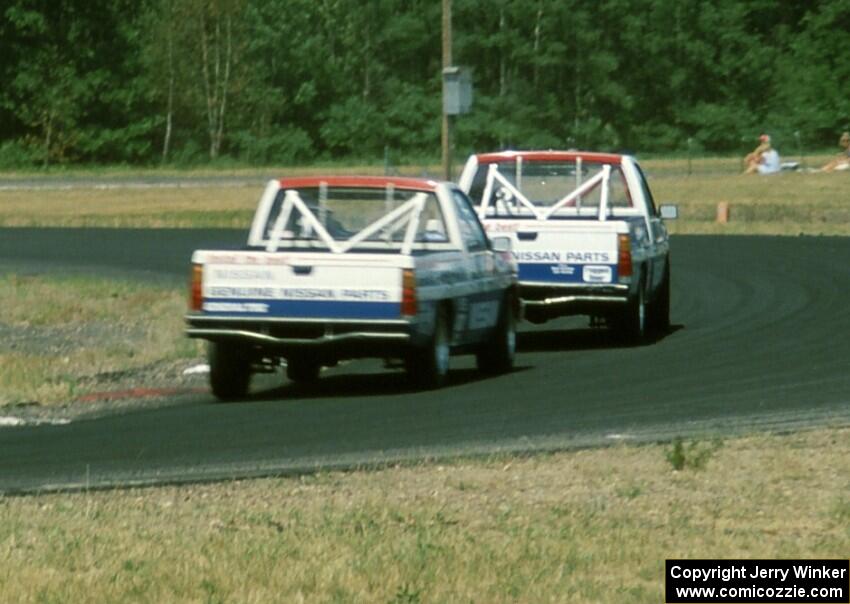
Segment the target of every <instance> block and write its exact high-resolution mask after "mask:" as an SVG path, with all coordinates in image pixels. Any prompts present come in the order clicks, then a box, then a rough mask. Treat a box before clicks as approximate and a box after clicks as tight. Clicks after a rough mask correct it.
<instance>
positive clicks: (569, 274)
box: [519, 262, 617, 283]
mask: <svg viewBox="0 0 850 604" xmlns="http://www.w3.org/2000/svg"><path fill="white" fill-rule="evenodd" d="M584 266H585V265H583V264H566V263H557V262H553V263H537V262H535V263H523V262H521V263H520V264H519V280H520V282H523V281H536V282H538V283H540V282H542V283H585V281H584V280H583V277H582V275H583V270H584ZM593 266H609V267H610V268H611V283H616V282H617V265H616V264H609V265H604V264H598V265H593Z"/></svg>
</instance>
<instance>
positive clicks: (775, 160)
mask: <svg viewBox="0 0 850 604" xmlns="http://www.w3.org/2000/svg"><path fill="white" fill-rule="evenodd" d="M759 141H760V142H759V146H758V147H756V148H755V150H754V151H753V152H752V153H748V154H747V156H746V157H745V158H744V174H756V173H758V174H775V173H776V172H779V171H780V170H781V169H782V165H781V164H780V162H779V153H778V152H777V151H776V149H774V148H773V147H772V146H771V145H770V136H768V135H767V134H762V135H761V136H760V137H759Z"/></svg>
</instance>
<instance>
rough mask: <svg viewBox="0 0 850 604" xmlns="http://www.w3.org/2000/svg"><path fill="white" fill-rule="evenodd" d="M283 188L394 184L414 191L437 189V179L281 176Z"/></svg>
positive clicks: (376, 186)
mask: <svg viewBox="0 0 850 604" xmlns="http://www.w3.org/2000/svg"><path fill="white" fill-rule="evenodd" d="M278 182H280V186H281V188H283V189H300V188H310V187H318V186H319V185H320V184H321V183H325V184H326V185H327V186H329V187H355V188H364V189H383V188H386V187H387V186H388V185H392V186H393V187H395V188H396V189H408V190H412V191H436V190H437V184H438V183H437V181H434V180H429V179H425V178H404V177H398V176H301V177H293V178H281V179H280V180H279V181H278Z"/></svg>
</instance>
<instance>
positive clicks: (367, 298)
mask: <svg viewBox="0 0 850 604" xmlns="http://www.w3.org/2000/svg"><path fill="white" fill-rule="evenodd" d="M205 297H207V298H218V299H222V298H224V299H228V298H253V299H261V300H356V301H360V302H385V301H389V300H390V299H391V296H390V292H389V291H387V290H382V289H347V288H343V289H331V288H323V287H281V288H278V287H238V286H236V287H233V286H222V285H213V286H210V287H209V288H208V289H207V290H206V292H205Z"/></svg>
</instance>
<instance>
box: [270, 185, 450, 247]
mask: <svg viewBox="0 0 850 604" xmlns="http://www.w3.org/2000/svg"><path fill="white" fill-rule="evenodd" d="M393 195H394V191H393V188H392V187H391V186H388V187H387V207H388V208H389V207H390V205H391V200H392V199H393ZM326 199H327V187H326V186H325V185H324V183H323V184H322V186H320V187H319V207H318V213H319V215H318V216H316V214H315V213H314V212H313V210H312V209H311V208H310V207H309V206H308V205H307V204H306V203H305V202H304V200H303V199H302V198H301V195H299V193H298V191H297V190H296V189H286V190H285V192H284V199H283V204H282V206H281V209H280V213H279V214H278V216H277V218H276V219H275V221H274V224H273V226H272V228H271V231H270V232H269V237H268V241H267V242H266V244H265V248H266V251H267V252H276V251H277V250H278V248H280V247H281V242H282V241H283V240H286V239H299V238H303V237H304V236H305V235H303V234H302V235H301V236H300V237H296V236H294V235H293V234H292V233H291V232H289V231H287V230H286V225H287V224H288V223H289V220H290V218H291V217H292V214H293V212H296V211H297V212H298V214H300V216H301V219H302V221H303V223H302V224H301V228H302V233H308V235H307V236H312V234H314V233H315V235H316V236H317V237H318V239H319V240H321V241H322V243H324V244H325V245H326V246H327V247H328V249H329V250H330V251H331V252H332V253H334V254H344V253H346V252H347V251H349V250H351V249H352V248H353V247H355V246H356V245H358V244H360V243H363V242H364V241H366V240H368V239H370V238H371V237H373V236H375V235H377V234H380V236H381V239H382V240H383V241H385V242H386V243H387V244H392V243H393V242H394V237H393V235H394V234H396V233H398V232H399V231H402V230H403V231H404V238H403V239H402V241H401V250H400V251H401V253H402V254H405V255H409V254H410V253H411V251H412V249H413V245H414V243H416V233H417V232H418V230H419V224H420V217H421V214H422V209H423V208H424V207H425V203H426V201H427V200H428V195H427V194H426V193H423V192H417V193H415V194H414V195H413V196H412V197H410V199H408V200H407V201H405V202H404V203H403V204H402V205H401V206H399V207H397V208H396V209H394V210H392V211H390V212H389V213H388V214H386V215H385V216H383V217H382V218H379V219H378V220H375V221H373V222H372V223H370V224H368V225H367V226H366V227H364V228H363V229H361V230H360V231H358V232H356V233H355V234H353V235H352V236H350V237H349V238H347V239H343V240H339V239H334V237H333V236H332V235H331V234H330V233H329V232H328V229H327V228H326V224H327V209H326V205H325V202H326ZM373 242H374V241H373ZM443 243H448V239H445V241H444V242H443Z"/></svg>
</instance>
